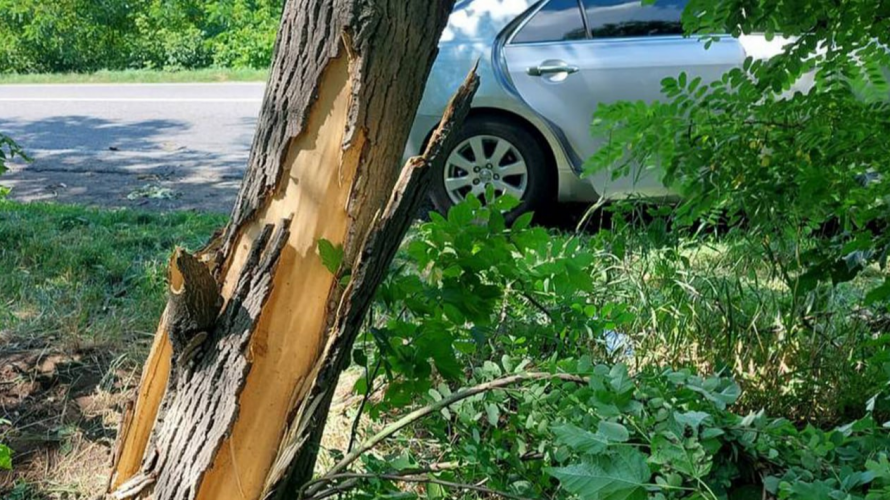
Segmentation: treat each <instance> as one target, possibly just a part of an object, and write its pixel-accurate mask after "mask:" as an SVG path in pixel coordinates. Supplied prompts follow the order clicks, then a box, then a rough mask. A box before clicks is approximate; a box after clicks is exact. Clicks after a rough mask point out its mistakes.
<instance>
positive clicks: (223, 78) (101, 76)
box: [0, 68, 268, 85]
mask: <svg viewBox="0 0 890 500" xmlns="http://www.w3.org/2000/svg"><path fill="white" fill-rule="evenodd" d="M267 75H268V71H267V70H264V69H263V70H257V69H225V68H208V69H197V70H183V71H163V70H147V69H139V70H123V71H97V72H95V73H39V74H3V73H0V85H9V84H83V83H215V82H265V81H266V77H267Z"/></svg>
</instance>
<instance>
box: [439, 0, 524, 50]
mask: <svg viewBox="0 0 890 500" xmlns="http://www.w3.org/2000/svg"><path fill="white" fill-rule="evenodd" d="M538 1H539V0H457V3H456V4H455V6H454V11H453V12H452V13H451V18H450V19H449V21H448V26H447V27H446V28H445V32H444V33H443V35H442V41H443V42H456V43H461V42H468V41H492V40H494V38H495V37H496V36H497V35H498V34H499V33H500V32H501V31H503V29H504V28H506V27H507V25H508V24H510V22H511V21H513V20H514V19H516V18H517V17H518V16H519V15H520V14H522V13H523V12H525V11H527V10H528V9H529V8H531V7H532V6H533V5H535V4H536V3H538Z"/></svg>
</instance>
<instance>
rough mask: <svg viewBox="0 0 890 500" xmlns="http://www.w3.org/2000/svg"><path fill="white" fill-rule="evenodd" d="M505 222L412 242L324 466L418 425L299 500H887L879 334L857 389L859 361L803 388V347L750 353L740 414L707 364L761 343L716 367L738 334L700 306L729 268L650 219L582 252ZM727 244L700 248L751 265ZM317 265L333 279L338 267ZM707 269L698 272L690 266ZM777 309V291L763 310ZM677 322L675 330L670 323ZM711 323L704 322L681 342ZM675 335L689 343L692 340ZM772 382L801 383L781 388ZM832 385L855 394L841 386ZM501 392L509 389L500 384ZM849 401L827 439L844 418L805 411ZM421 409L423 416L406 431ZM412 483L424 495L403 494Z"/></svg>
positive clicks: (556, 237)
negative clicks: (373, 439) (817, 401)
mask: <svg viewBox="0 0 890 500" xmlns="http://www.w3.org/2000/svg"><path fill="white" fill-rule="evenodd" d="M512 206H513V204H512V202H511V201H509V200H505V199H502V200H497V201H496V202H495V203H494V204H493V205H491V206H489V207H481V206H480V204H479V202H478V200H468V201H467V202H465V203H464V204H461V205H458V206H457V207H455V208H454V209H452V210H451V211H450V212H449V214H448V216H447V217H441V216H437V215H431V220H430V222H428V223H425V224H423V225H421V226H420V228H419V229H418V231H417V232H416V233H413V234H412V235H411V239H410V241H409V242H408V243H407V245H406V247H405V250H404V251H403V253H402V254H401V255H400V256H399V258H398V260H397V263H396V266H395V269H394V271H393V273H392V275H391V276H390V277H389V278H388V280H387V281H386V282H385V283H384V286H383V287H382V289H381V291H380V293H379V296H378V301H377V304H376V305H375V307H374V312H373V314H372V317H371V319H370V320H369V324H368V327H367V333H366V334H365V335H364V337H363V338H362V339H361V342H360V343H359V344H357V346H356V351H355V353H354V356H353V357H354V360H355V362H356V364H358V365H360V366H361V367H363V368H364V374H365V375H364V377H362V378H361V379H360V380H359V381H358V382H357V384H356V391H357V393H358V394H360V395H362V396H363V397H364V401H365V402H364V403H362V405H361V406H360V409H359V411H358V414H357V415H356V416H355V419H356V420H355V429H354V432H355V433H354V435H353V436H352V437H351V439H350V443H349V444H348V445H346V446H345V449H343V450H340V451H332V452H331V454H332V455H333V457H334V458H335V459H336V458H339V457H342V456H343V455H342V454H343V453H345V452H346V451H347V450H353V449H354V444H355V443H356V442H358V441H359V440H360V439H361V433H360V432H358V430H359V429H360V428H361V427H362V426H361V423H360V422H361V421H362V420H361V417H362V414H363V413H364V411H365V410H369V413H370V416H371V417H372V418H373V419H384V420H391V419H393V420H394V419H395V418H396V417H397V416H398V415H401V414H412V415H416V414H421V413H423V414H427V413H428V414H429V415H428V416H427V417H425V419H424V420H422V421H421V420H417V421H415V422H414V425H413V426H412V427H411V428H410V431H409V432H407V433H406V434H403V435H402V436H401V438H402V439H401V440H400V441H399V445H398V446H394V447H392V448H388V449H385V450H383V451H379V452H378V453H375V454H367V455H365V456H364V457H363V459H362V462H361V464H360V465H358V466H357V467H356V470H355V471H354V472H350V473H339V474H332V475H330V476H328V475H322V478H321V479H320V480H319V482H317V483H316V484H314V485H312V486H311V488H310V491H309V494H308V495H307V496H306V497H305V498H321V497H323V495H324V494H325V493H330V492H332V491H336V489H337V488H340V487H346V485H347V483H348V485H349V487H352V488H357V489H356V490H355V491H353V494H354V497H355V498H362V499H364V498H367V499H371V498H385V497H392V496H399V497H400V498H417V497H420V496H422V495H423V494H425V495H426V496H427V497H432V498H473V494H478V497H479V498H487V497H495V496H504V497H510V498H523V499H531V498H551V499H553V498H582V499H594V500H598V499H610V500H611V499H625V500H627V499H636V498H639V499H645V498H651V499H665V500H666V499H680V498H683V499H708V500H713V499H727V498H728V499H749V498H750V499H754V498H756V499H761V498H777V499H779V498H781V499H800V500H803V499H807V500H810V499H820V498H824V499H826V500H827V499H830V498H832V499H833V498H850V499H868V500H878V499H882V498H885V497H886V495H887V494H888V493H890V475H888V472H890V470H888V466H890V463H888V458H890V457H888V453H887V450H888V449H890V422H888V423H887V424H883V423H882V422H884V421H885V420H886V419H888V418H890V411H888V410H890V399H888V397H887V396H888V380H890V357H888V356H887V349H886V347H882V346H885V345H886V342H885V343H883V344H882V343H880V342H876V341H875V339H876V337H875V334H864V333H863V334H862V335H859V334H858V332H857V333H855V334H851V335H850V336H849V339H850V340H849V341H850V342H851V343H852V344H854V345H855V346H857V349H862V352H865V351H868V350H869V349H871V348H874V349H875V351H876V352H873V353H872V355H873V359H870V360H869V362H868V366H869V369H868V370H862V369H861V363H862V359H861V358H853V359H850V360H849V362H848V363H840V362H839V365H838V367H837V369H836V370H835V371H828V370H814V371H812V372H806V371H805V370H803V369H802V368H803V367H804V365H806V364H807V363H810V362H813V361H814V360H813V359H811V358H809V357H804V356H808V355H810V353H808V352H806V351H805V350H804V349H803V346H802V347H801V350H800V351H799V352H794V351H792V350H790V349H788V348H787V347H786V346H784V345H783V344H782V340H781V336H778V335H777V336H766V335H764V336H761V338H760V339H759V342H761V343H762V344H764V347H763V349H764V350H766V351H769V353H770V354H767V355H765V356H764V357H763V360H764V363H765V367H764V368H763V370H762V371H757V372H755V373H752V374H750V375H749V374H746V375H747V376H746V378H745V380H743V381H742V382H743V385H744V386H746V387H752V388H753V389H754V391H755V395H754V396H753V397H747V396H746V395H745V392H744V390H743V387H742V385H740V384H737V383H736V382H735V381H734V380H733V378H732V377H730V376H728V375H729V373H732V372H733V371H735V365H734V364H728V365H726V364H724V365H719V364H718V363H716V362H714V361H715V360H718V359H720V358H721V357H723V355H724V354H725V355H727V356H733V355H735V356H738V357H739V359H744V361H745V363H746V365H745V367H746V368H747V363H749V362H750V363H753V362H754V359H757V358H755V357H754V356H751V357H750V358H745V357H744V356H745V355H743V354H739V353H737V352H736V351H737V350H740V349H741V350H744V349H749V350H754V351H756V350H757V346H756V345H754V343H753V337H752V339H750V341H751V344H750V345H746V344H744V343H741V342H742V341H741V339H730V340H729V344H730V347H729V348H728V349H726V350H725V351H724V350H723V347H722V345H723V343H724V342H726V339H724V335H726V333H725V329H726V327H725V325H724V326H721V325H720V322H721V321H722V320H725V319H727V318H729V317H731V316H732V315H731V314H727V313H720V312H719V310H718V308H719V307H723V306H722V305H721V303H723V302H730V303H731V302H733V301H734V300H735V299H736V297H737V296H736V295H735V292H731V293H730V295H726V293H714V294H713V295H710V294H708V293H704V292H706V287H705V286H703V282H704V281H705V280H707V279H710V280H713V281H718V280H719V279H720V278H725V276H723V273H727V274H732V273H737V272H738V270H737V269H732V268H726V267H724V266H723V265H722V264H721V265H716V266H713V267H707V261H708V259H709V258H710V259H714V258H715V257H713V256H711V257H709V258H704V257H702V256H699V257H690V256H689V255H684V250H683V249H682V248H678V249H677V250H676V251H674V250H673V249H672V248H671V246H670V243H671V242H672V240H676V239H677V238H678V234H679V235H682V234H683V232H675V231H673V230H668V229H667V228H666V226H665V225H664V224H661V223H660V222H659V221H658V220H657V219H656V220H655V221H653V222H652V223H650V224H648V225H647V226H646V227H647V228H648V230H647V231H640V230H639V229H640V228H639V227H630V226H623V225H621V224H620V223H616V224H615V228H614V229H613V230H612V231H605V232H602V233H600V234H598V235H594V236H592V237H591V236H585V235H583V234H575V235H562V234H556V233H553V232H549V231H547V230H545V229H542V228H538V227H530V226H529V225H528V222H529V218H528V217H525V218H520V219H519V220H518V221H517V222H516V223H515V224H514V225H513V226H512V227H508V226H507V225H506V224H505V222H504V219H503V216H502V215H501V211H502V210H508V209H509V208H511V207H512ZM659 229H661V231H659ZM723 238H724V237H723V236H721V235H714V237H713V241H704V242H703V241H701V240H700V239H699V241H698V244H699V245H700V246H701V247H702V248H703V249H707V248H715V247H717V248H715V250H714V251H713V253H714V254H718V255H722V254H723V253H726V254H727V255H726V256H725V258H726V259H727V260H734V259H738V258H739V256H740V255H744V254H745V253H746V251H745V250H744V249H741V250H733V249H732V245H731V244H730V245H729V249H728V251H727V248H726V247H725V246H723V247H721V246H720V245H725V243H726V242H725V241H724V240H723ZM732 241H733V240H732V239H730V243H732ZM647 246H648V247H647ZM662 251H663V252H664V253H662V254H660V253H659V252H662ZM737 252H738V253H737ZM323 255H326V256H327V258H328V259H329V260H330V259H331V258H332V255H333V252H332V251H331V249H327V250H326V251H325V252H323ZM618 255H621V257H620V258H619V257H618ZM684 260H689V262H687V263H686V264H683V261H684ZM701 260H703V261H705V263H706V264H705V265H702V264H698V263H696V262H693V261H701ZM670 265H674V266H675V267H674V268H669V267H667V266H670ZM684 265H685V266H687V267H685V268H684V267H683V266H684ZM748 265H750V266H751V269H752V271H754V272H762V271H763V269H762V268H763V267H765V266H764V264H763V262H762V261H761V262H759V266H760V268H757V265H758V261H757V259H756V257H751V261H750V262H749V263H748ZM700 266H702V267H700ZM333 267H336V266H333ZM706 270H707V271H708V272H707V273H706V272H705V271H706ZM692 271H694V272H696V273H701V274H702V277H701V281H700V282H695V281H693V282H691V283H682V282H680V278H682V277H683V275H684V274H687V275H688V274H689V273H690V272H692ZM745 274H747V273H745ZM687 279H688V276H687ZM675 282H677V283H675ZM668 286H670V287H674V286H676V290H674V289H670V290H666V289H667V288H668ZM679 290H684V291H685V293H686V294H687V295H686V296H685V298H684V297H683V296H682V295H681V294H680V292H679ZM698 290H701V291H702V292H703V293H701V294H700V295H699V294H698ZM716 290H718V291H719V290H721V287H719V286H718V287H716ZM661 294H664V298H662V299H659V298H658V296H659V295H661ZM788 295H790V293H789V292H788V291H787V290H783V289H781V288H780V289H778V290H776V292H775V297H774V299H775V300H777V301H782V300H787V297H788ZM690 296H691V297H690ZM691 301H696V302H697V303H696V304H694V305H692V306H691V307H690V306H689V305H688V302H691ZM743 307H744V306H743ZM770 307H772V306H770ZM684 308H685V309H684ZM705 308H710V310H706V309H705ZM674 309H679V311H677V312H676V314H675V315H674V316H673V319H674V322H671V321H668V319H669V318H670V317H671V316H669V315H666V314H665V311H668V312H670V311H671V310H674ZM777 310H782V309H781V307H779V308H777V309H771V310H769V311H768V310H763V311H761V312H760V313H754V314H766V313H767V312H770V313H771V312H773V311H777ZM715 311H716V313H715V316H716V319H715V320H714V321H707V320H704V319H702V322H701V323H699V324H696V323H695V321H698V320H697V319H694V320H693V321H690V322H688V323H686V324H679V323H677V322H678V321H680V320H681V319H682V317H684V316H687V315H688V316H695V315H696V314H699V313H700V314H701V315H705V314H706V313H708V312H715ZM672 314H673V313H672ZM832 317H833V318H834V321H838V319H837V317H836V316H832ZM738 319H739V320H742V318H738ZM773 319H774V318H773ZM753 321H754V323H755V324H757V320H753ZM832 327H835V325H832ZM836 327H837V328H838V329H842V328H844V323H843V322H841V321H838V322H837V325H836ZM683 329H689V330H691V331H692V333H688V332H687V334H688V336H686V337H684V336H683V335H682V334H681V333H679V332H678V331H682V330H683ZM665 330H668V331H667V332H665ZM729 331H731V332H735V333H739V331H741V329H730V330H729ZM666 333H667V334H669V335H673V337H672V341H673V342H676V344H677V345H676V346H662V345H660V342H661V341H662V340H665V339H671V337H669V336H668V335H666ZM696 343H699V344H700V345H695V344H696ZM769 346H772V347H769ZM683 351H685V353H686V354H687V356H686V357H683V356H682V355H681V352H683ZM776 352H779V353H781V354H780V355H777V354H776ZM812 352H813V353H815V354H814V355H817V356H822V357H824V358H826V360H827V361H832V362H833V361H835V360H840V359H842V358H843V357H844V356H849V354H846V353H844V352H842V350H841V352H837V353H835V352H833V351H832V350H831V349H829V348H827V347H826V346H824V345H823V346H822V348H821V351H819V352H816V351H812ZM794 355H797V356H800V359H795V358H793V356H794ZM772 357H777V358H778V359H777V360H776V359H771V358H772ZM703 358H707V359H708V362H702V359H703ZM593 360H596V361H595V362H594V361H593ZM666 365H675V367H674V368H670V369H666V368H663V367H664V366H666ZM783 365H785V366H786V368H788V369H789V370H795V369H797V368H801V369H800V371H799V372H798V373H796V374H794V375H788V376H787V377H786V375H785V373H784V372H783V371H782V366H783ZM684 366H694V368H684ZM698 373H703V374H706V373H718V374H719V375H716V376H713V375H708V376H703V375H698ZM541 374H551V375H549V376H541ZM840 376H842V377H843V380H846V381H848V382H842V383H838V382H840V380H839V379H840ZM788 377H798V378H800V379H802V382H801V383H800V385H801V386H804V385H806V384H808V383H813V384H817V386H818V387H819V388H824V387H825V386H827V385H829V384H832V383H837V384H838V385H839V386H840V388H839V389H838V392H837V393H835V392H828V391H827V389H824V390H823V389H820V391H819V392H817V393H816V395H815V396H814V395H813V394H811V393H808V392H806V391H803V392H793V391H791V392H787V393H782V392H780V391H781V388H777V387H776V385H769V386H768V387H769V390H772V391H773V392H771V393H770V392H768V390H767V386H763V385H761V384H772V383H773V382H772V379H778V380H780V381H782V380H787V379H788ZM505 380H514V382H515V383H514V384H513V385H511V386H509V387H506V388H505V386H503V385H499V384H502V383H503V382H504V381H505ZM778 383H781V382H778ZM778 383H777V384H778ZM494 386H497V387H499V388H498V389H492V387H494ZM486 387H487V389H481V390H480V388H486ZM854 387H855V388H856V389H855V390H853V388H854ZM840 392H846V393H847V394H846V397H847V398H848V404H849V406H850V407H851V408H853V407H855V410H852V409H851V410H850V414H854V413H855V414H856V415H857V416H856V417H855V418H854V419H853V420H851V421H846V422H844V423H845V424H846V425H844V426H841V427H835V426H834V425H832V424H830V423H826V422H830V421H834V420H837V419H840V418H843V417H845V416H846V414H844V413H833V414H831V416H830V417H826V418H825V419H824V420H823V419H820V418H819V416H818V415H814V413H812V412H809V408H808V407H807V405H812V404H813V401H814V398H818V397H825V395H827V394H830V395H837V394H838V393H840ZM464 395H466V396H464ZM769 398H773V399H777V400H780V401H782V403H783V404H781V405H779V404H776V405H774V408H776V409H780V410H784V413H781V414H779V415H775V414H772V416H770V415H771V414H770V413H769V412H766V411H762V410H760V409H759V408H758V407H757V406H756V405H758V404H760V403H769V402H770V401H769ZM455 399H457V400H456V401H455ZM449 401H453V402H451V403H448V404H447V405H445V406H442V405H443V402H449ZM835 402H836V400H831V402H830V403H824V404H823V405H821V406H819V408H820V409H821V408H825V407H828V406H829V405H830V404H834V403H835ZM420 406H423V408H424V410H428V409H430V408H433V409H434V410H432V411H428V412H426V413H424V412H421V411H419V410H416V413H409V410H413V409H415V408H417V407H420ZM776 417H779V418H776ZM847 422H852V423H847ZM820 424H821V425H820ZM385 428H388V427H385ZM417 483H420V484H423V490H417V489H416V488H415V487H412V486H410V485H412V484H417ZM405 484H407V485H408V486H405ZM480 484H483V485H484V487H482V488H481V489H479V485H480ZM463 494H466V496H461V495H463ZM847 495H849V497H848V496H847Z"/></svg>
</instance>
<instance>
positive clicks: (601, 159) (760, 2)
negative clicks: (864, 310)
mask: <svg viewBox="0 0 890 500" xmlns="http://www.w3.org/2000/svg"><path fill="white" fill-rule="evenodd" d="M886 19H887V16H886V5H884V4H882V3H881V2H832V1H822V0H820V1H811V0H793V1H789V2H773V1H770V0H757V1H754V2H750V1H743V0H720V1H717V2H714V1H712V0H692V1H691V2H690V3H689V4H688V6H687V8H686V11H685V12H684V15H683V22H684V27H685V29H686V31H687V33H689V34H690V35H692V36H703V38H704V41H705V42H706V43H708V44H710V43H720V42H719V40H716V39H715V38H712V37H711V36H709V35H708V34H709V33H731V34H732V35H733V36H740V35H742V34H751V33H765V34H766V37H767V38H768V39H771V38H772V37H774V36H775V34H776V33H781V34H782V35H784V36H786V37H789V38H788V39H786V43H787V45H786V46H785V51H784V53H782V54H780V55H778V56H776V57H774V58H772V59H770V60H755V59H754V58H753V57H749V58H748V59H747V60H746V61H745V63H744V66H743V67H742V68H737V69H733V70H731V71H729V72H728V73H727V74H725V75H724V76H723V77H722V79H720V80H717V81H715V82H705V81H702V80H701V79H700V78H693V77H691V76H687V75H686V74H681V75H679V76H677V77H669V78H666V79H665V80H664V81H663V93H664V96H665V100H664V102H655V103H651V104H646V103H642V102H636V103H628V102H621V103H616V104H613V105H607V106H602V107H600V109H599V110H598V111H597V115H596V117H595V122H594V130H595V132H596V133H598V134H602V135H604V136H607V137H608V138H609V140H608V144H607V145H606V147H604V148H602V150H601V151H599V152H598V153H597V154H596V155H595V156H594V158H592V159H591V161H590V162H589V164H588V170H589V171H594V170H602V169H613V170H614V171H615V172H616V173H621V172H626V171H627V168H628V167H629V165H631V164H633V163H638V164H641V165H645V166H652V165H661V166H662V167H663V168H664V169H665V172H666V176H665V178H664V181H665V182H666V183H667V184H668V185H670V186H672V187H674V188H676V189H677V191H679V192H680V193H681V194H682V195H683V201H682V203H681V205H680V206H679V208H678V210H677V212H676V214H675V217H676V220H677V222H679V223H686V224H691V223H693V222H694V221H698V220H701V219H705V220H715V219H720V218H723V219H726V220H729V221H731V222H738V221H744V224H745V230H746V232H747V233H748V235H749V237H750V238H751V239H752V240H756V241H758V242H759V244H760V246H761V247H762V248H763V252H762V253H763V255H765V256H767V258H769V259H770V261H771V264H772V265H773V266H774V267H775V268H776V269H777V271H778V272H779V274H780V275H781V277H782V279H783V281H784V282H785V286H787V287H788V288H789V289H790V290H792V291H793V298H794V301H795V304H794V305H795V309H796V310H795V311H794V313H795V314H797V315H798V316H804V315H806V309H807V303H808V302H809V301H810V300H811V299H812V297H813V295H812V293H813V292H814V291H815V290H816V288H817V284H818V283H825V282H828V283H832V284H837V283H841V282H846V281H849V280H851V279H853V278H854V277H856V276H857V275H858V274H859V273H860V272H862V271H863V270H865V269H868V268H869V266H878V267H880V268H881V269H884V270H885V271H886V263H887V254H888V250H890V232H887V231H886V230H885V229H886V225H887V221H888V217H890V204H888V199H890V184H888V182H887V178H888V175H890V159H888V156H887V155H886V146H885V144H884V138H885V137H887V135H888V133H890V102H888V92H890V84H888V81H887V71H886V68H888V67H890V51H888V50H887V47H888V44H890V29H888V26H887V21H886ZM808 80H811V81H812V82H813V83H812V85H811V86H804V85H800V83H801V82H806V81H808ZM885 276H886V274H885ZM887 299H890V280H884V281H883V284H881V285H879V286H876V287H874V289H873V291H872V293H871V294H870V297H869V300H870V301H871V302H884V303H886V301H887Z"/></svg>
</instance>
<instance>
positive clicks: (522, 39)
mask: <svg viewBox="0 0 890 500" xmlns="http://www.w3.org/2000/svg"><path fill="white" fill-rule="evenodd" d="M585 38H587V28H585V26H584V13H583V12H582V11H581V4H580V3H578V0H551V1H550V2H548V3H547V5H545V6H544V7H543V8H541V10H539V11H538V13H537V14H535V15H534V17H532V18H531V19H530V20H529V21H528V23H526V25H525V26H524V27H523V28H522V29H521V30H520V31H519V33H517V34H516V36H515V37H513V43H533V42H561V41H565V40H582V39H585Z"/></svg>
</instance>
